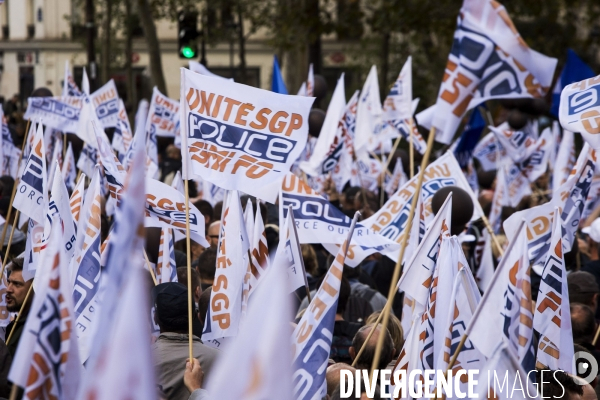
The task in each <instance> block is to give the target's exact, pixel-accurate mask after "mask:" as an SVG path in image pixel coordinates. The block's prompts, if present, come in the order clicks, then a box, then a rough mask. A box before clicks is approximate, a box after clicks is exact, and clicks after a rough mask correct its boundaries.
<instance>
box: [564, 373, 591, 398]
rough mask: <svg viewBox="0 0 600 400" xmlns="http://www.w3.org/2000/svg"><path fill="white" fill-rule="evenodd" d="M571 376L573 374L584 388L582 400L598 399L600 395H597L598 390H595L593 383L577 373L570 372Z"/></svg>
mask: <svg viewBox="0 0 600 400" xmlns="http://www.w3.org/2000/svg"><path fill="white" fill-rule="evenodd" d="M569 376H571V377H572V378H573V379H574V380H575V382H577V384H578V385H579V386H581V387H582V388H583V395H582V396H581V400H598V396H597V395H596V391H595V390H594V388H593V387H592V385H590V384H589V383H587V382H586V381H584V380H583V379H581V378H580V377H578V376H577V375H571V374H569Z"/></svg>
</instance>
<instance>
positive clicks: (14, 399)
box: [8, 383, 19, 400]
mask: <svg viewBox="0 0 600 400" xmlns="http://www.w3.org/2000/svg"><path fill="white" fill-rule="evenodd" d="M17 390H19V386H17V385H15V384H14V383H13V385H12V389H10V396H9V397H8V400H17Z"/></svg>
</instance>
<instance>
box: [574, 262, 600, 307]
mask: <svg viewBox="0 0 600 400" xmlns="http://www.w3.org/2000/svg"><path fill="white" fill-rule="evenodd" d="M567 282H568V283H569V303H571V304H573V303H581V304H585V305H586V306H588V307H590V309H591V310H592V312H593V313H594V315H597V313H598V294H599V293H600V288H599V286H598V283H596V279H595V278H594V275H592V274H590V273H589V272H585V271H576V272H572V273H570V274H569V275H568V276H567Z"/></svg>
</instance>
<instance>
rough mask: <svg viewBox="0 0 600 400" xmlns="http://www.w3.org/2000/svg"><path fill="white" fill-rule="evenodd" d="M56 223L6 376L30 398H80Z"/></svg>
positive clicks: (68, 287) (68, 292) (78, 369)
mask: <svg viewBox="0 0 600 400" xmlns="http://www.w3.org/2000/svg"><path fill="white" fill-rule="evenodd" d="M62 244H63V241H62V232H61V227H60V223H58V221H56V222H54V223H53V224H52V229H51V234H50V240H49V241H48V245H47V247H46V248H45V249H44V251H43V253H42V256H41V257H40V266H39V268H38V270H40V271H41V273H40V274H39V275H38V279H39V280H40V283H39V288H38V289H37V290H36V293H35V297H34V298H33V302H32V304H31V309H30V311H29V314H28V318H27V322H25V327H24V328H23V333H22V335H21V339H20V340H19V346H18V348H17V352H16V354H15V357H14V360H13V363H12V366H11V369H10V373H9V376H8V378H9V379H10V381H11V382H13V383H14V384H16V385H19V386H20V387H23V388H24V389H25V394H24V398H27V399H51V398H54V399H76V398H77V397H76V396H75V393H76V391H77V386H78V384H79V376H80V374H81V372H82V371H81V369H82V367H81V363H80V361H79V356H78V354H77V341H76V336H75V332H74V329H75V317H74V314H73V304H72V302H71V284H70V282H69V278H68V273H67V260H66V259H65V254H64V253H63V251H62Z"/></svg>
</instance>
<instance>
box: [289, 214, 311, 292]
mask: <svg viewBox="0 0 600 400" xmlns="http://www.w3.org/2000/svg"><path fill="white" fill-rule="evenodd" d="M288 214H289V215H290V216H291V218H292V226H293V227H294V234H295V235H296V239H298V240H296V245H298V254H300V265H301V266H302V276H303V277H304V287H305V288H306V298H307V299H308V304H310V302H311V301H312V299H311V298H310V288H309V287H308V279H306V268H305V267H304V259H303V258H302V248H301V247H300V240H299V238H298V230H297V229H296V220H295V219H294V212H293V211H292V206H291V205H289V206H288Z"/></svg>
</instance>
